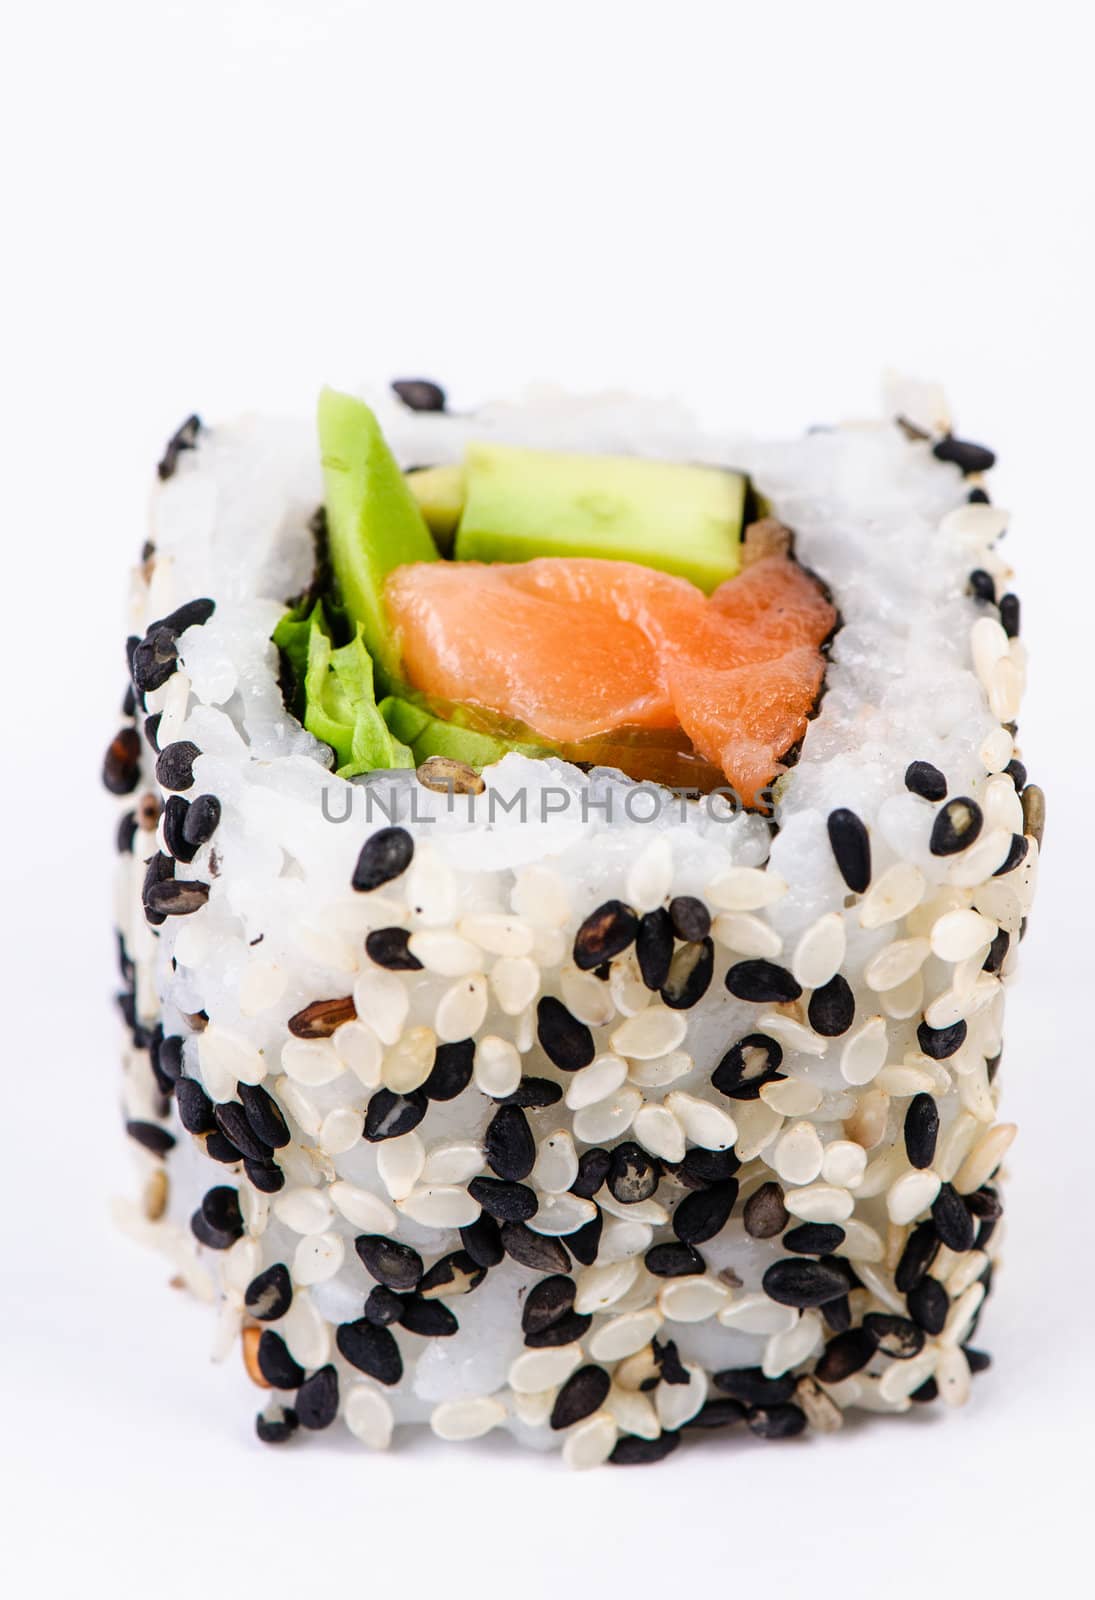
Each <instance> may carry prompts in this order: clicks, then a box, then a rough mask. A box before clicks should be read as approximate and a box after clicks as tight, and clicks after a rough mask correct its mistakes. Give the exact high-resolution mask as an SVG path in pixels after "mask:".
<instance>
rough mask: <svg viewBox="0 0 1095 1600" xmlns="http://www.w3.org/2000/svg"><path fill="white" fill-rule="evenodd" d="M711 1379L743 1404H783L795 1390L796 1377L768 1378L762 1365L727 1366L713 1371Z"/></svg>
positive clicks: (718, 1387)
mask: <svg viewBox="0 0 1095 1600" xmlns="http://www.w3.org/2000/svg"><path fill="white" fill-rule="evenodd" d="M711 1381H712V1382H713V1383H714V1385H715V1388H716V1389H721V1391H722V1393H723V1394H725V1395H729V1396H730V1398H731V1399H732V1400H737V1401H738V1402H739V1403H740V1404H741V1405H743V1406H779V1405H783V1403H784V1401H786V1400H790V1398H791V1396H792V1395H793V1394H794V1392H795V1380H794V1378H792V1377H790V1376H784V1377H780V1378H766V1377H765V1376H764V1373H763V1371H762V1369H761V1368H760V1367H726V1368H725V1369H724V1370H723V1371H721V1372H713V1373H712V1374H711Z"/></svg>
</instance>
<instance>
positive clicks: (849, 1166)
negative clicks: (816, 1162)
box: [821, 1139, 867, 1189]
mask: <svg viewBox="0 0 1095 1600" xmlns="http://www.w3.org/2000/svg"><path fill="white" fill-rule="evenodd" d="M866 1169H867V1152H866V1151H865V1150H864V1149H863V1146H862V1145H859V1144H856V1143H855V1142H854V1141H853V1140H851V1139H834V1140H833V1141H832V1143H831V1144H827V1145H826V1146H825V1153H824V1156H823V1157H822V1162H821V1175H822V1177H823V1178H824V1179H825V1182H826V1183H833V1184H836V1186H837V1187H838V1188H840V1189H854V1188H855V1187H856V1186H857V1185H858V1184H859V1183H860V1182H861V1181H862V1178H863V1174H864V1172H865V1171H866Z"/></svg>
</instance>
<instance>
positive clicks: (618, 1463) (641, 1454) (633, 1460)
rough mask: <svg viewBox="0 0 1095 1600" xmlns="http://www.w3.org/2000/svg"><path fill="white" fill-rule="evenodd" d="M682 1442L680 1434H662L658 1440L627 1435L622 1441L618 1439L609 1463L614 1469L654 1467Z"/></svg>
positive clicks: (633, 1434)
mask: <svg viewBox="0 0 1095 1600" xmlns="http://www.w3.org/2000/svg"><path fill="white" fill-rule="evenodd" d="M680 1442H681V1436H680V1434H679V1433H676V1432H672V1433H660V1434H659V1435H658V1437H657V1438H656V1439H641V1438H640V1437H639V1435H638V1434H636V1433H625V1434H624V1436H623V1438H622V1439H617V1441H616V1444H615V1446H614V1448H613V1451H612V1454H611V1455H610V1456H609V1458H608V1459H609V1461H610V1462H611V1463H612V1465H613V1466H614V1467H646V1466H652V1465H653V1463H654V1462H655V1461H664V1460H665V1458H666V1456H669V1455H672V1454H673V1451H674V1450H675V1449H676V1448H677V1446H678V1445H679V1444H680Z"/></svg>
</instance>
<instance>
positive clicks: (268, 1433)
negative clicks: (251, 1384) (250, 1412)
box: [255, 1406, 300, 1444]
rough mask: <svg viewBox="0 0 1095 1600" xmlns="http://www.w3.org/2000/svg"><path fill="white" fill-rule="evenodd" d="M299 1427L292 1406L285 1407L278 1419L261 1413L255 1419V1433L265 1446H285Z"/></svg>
mask: <svg viewBox="0 0 1095 1600" xmlns="http://www.w3.org/2000/svg"><path fill="white" fill-rule="evenodd" d="M299 1425H300V1424H299V1423H298V1421H297V1414H296V1412H295V1411H294V1410H293V1408H292V1406H285V1407H284V1408H283V1409H282V1411H281V1413H280V1415H278V1416H276V1417H275V1416H271V1417H267V1416H264V1415H263V1413H262V1412H261V1411H260V1412H259V1414H258V1416H257V1417H256V1418H255V1433H256V1434H257V1435H258V1437H259V1438H260V1439H261V1440H262V1442H263V1444H284V1443H285V1441H286V1440H287V1439H291V1438H292V1437H293V1435H294V1433H296V1431H297V1428H298V1427H299Z"/></svg>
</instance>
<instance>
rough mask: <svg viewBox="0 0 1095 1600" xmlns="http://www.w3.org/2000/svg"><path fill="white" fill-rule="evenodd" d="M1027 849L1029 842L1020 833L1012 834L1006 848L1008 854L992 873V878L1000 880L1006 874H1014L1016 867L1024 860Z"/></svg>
mask: <svg viewBox="0 0 1095 1600" xmlns="http://www.w3.org/2000/svg"><path fill="white" fill-rule="evenodd" d="M1029 849H1030V841H1029V840H1028V839H1025V838H1024V837H1023V835H1022V834H1021V833H1013V834H1012V836H1011V844H1010V845H1009V846H1008V853H1007V855H1006V856H1005V857H1004V859H1003V861H1002V862H1001V863H1000V865H999V866H998V867H997V869H996V871H995V872H994V873H993V877H994V878H1002V877H1004V876H1005V875H1006V874H1007V873H1009V872H1014V871H1015V869H1016V867H1017V866H1019V865H1020V863H1021V862H1023V861H1025V860H1026V858H1027V851H1028V850H1029Z"/></svg>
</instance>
